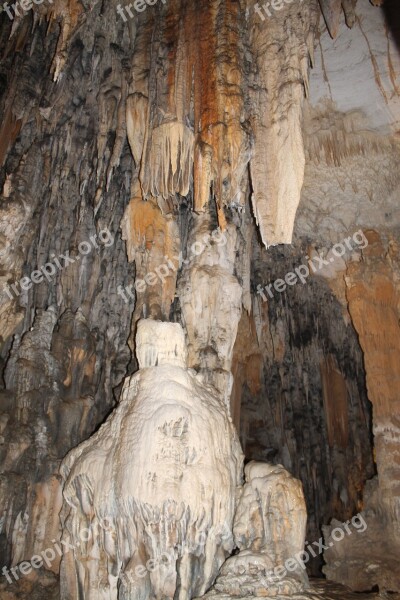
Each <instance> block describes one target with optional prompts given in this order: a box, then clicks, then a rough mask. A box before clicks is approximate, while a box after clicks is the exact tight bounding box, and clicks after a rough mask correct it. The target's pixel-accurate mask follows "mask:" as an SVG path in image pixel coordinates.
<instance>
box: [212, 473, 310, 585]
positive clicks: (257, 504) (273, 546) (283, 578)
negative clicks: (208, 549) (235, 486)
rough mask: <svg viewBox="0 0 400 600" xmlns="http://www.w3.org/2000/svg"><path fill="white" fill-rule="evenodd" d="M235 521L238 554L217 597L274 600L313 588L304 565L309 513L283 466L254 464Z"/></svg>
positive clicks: (298, 484) (299, 487)
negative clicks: (302, 556)
mask: <svg viewBox="0 0 400 600" xmlns="http://www.w3.org/2000/svg"><path fill="white" fill-rule="evenodd" d="M245 476H246V483H245V485H244V486H243V488H242V492H241V496H240V499H239V503H238V507H237V510H236V514H235V520H234V528H233V533H234V538H235V545H236V546H237V547H238V548H239V549H240V552H239V554H236V555H235V556H232V557H231V558H229V559H228V560H227V561H226V562H225V564H224V565H223V567H222V569H221V573H220V575H219V577H218V579H217V581H216V584H215V586H214V589H213V590H212V592H211V593H210V596H213V595H227V596H233V597H238V596H242V597H243V596H262V597H268V596H270V597H275V596H277V595H280V594H284V595H285V596H286V595H292V594H296V593H299V592H302V591H303V590H304V589H307V588H308V578H307V574H306V571H305V569H304V568H303V567H304V565H303V566H302V563H301V561H300V560H297V557H300V553H301V552H302V551H303V549H304V541H305V531H306V521H307V512H306V506H305V501H304V496H303V489H302V485H301V482H300V481H298V480H297V479H295V478H294V477H292V476H291V475H290V473H288V472H287V471H286V470H285V469H284V468H283V467H282V466H281V465H270V464H267V463H260V462H255V461H251V462H250V463H248V465H247V466H246V468H245Z"/></svg>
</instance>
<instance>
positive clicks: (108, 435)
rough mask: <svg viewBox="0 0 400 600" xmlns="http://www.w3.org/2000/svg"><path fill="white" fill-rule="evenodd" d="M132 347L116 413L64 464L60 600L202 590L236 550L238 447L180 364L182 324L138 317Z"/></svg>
mask: <svg viewBox="0 0 400 600" xmlns="http://www.w3.org/2000/svg"><path fill="white" fill-rule="evenodd" d="M136 344H137V358H138V362H139V371H138V372H137V373H136V374H135V375H133V376H132V377H130V378H128V379H127V380H126V381H125V383H124V388H123V391H122V395H121V400H120V403H119V406H118V408H117V409H116V410H115V411H114V413H113V414H112V415H111V417H110V418H109V419H108V420H107V421H106V422H105V423H104V425H102V427H101V428H100V430H99V431H98V432H97V433H96V434H95V435H94V436H93V437H92V438H90V439H89V440H88V441H86V442H84V443H83V444H81V445H80V446H78V447H77V448H76V449H75V450H73V451H71V452H70V454H69V455H68V457H67V458H66V459H65V460H64V462H63V465H62V467H61V472H62V474H63V477H64V480H65V484H64V498H65V502H66V505H65V509H64V515H63V525H64V533H63V539H64V540H65V541H68V542H69V543H70V544H71V545H72V548H73V550H71V552H69V553H68V554H66V555H65V556H64V558H63V561H62V565H61V598H63V599H65V600H67V599H68V600H70V599H71V600H72V599H76V600H78V598H80V597H81V594H82V593H83V594H84V597H85V600H97V599H98V598H99V597H101V598H107V599H109V600H113V599H115V600H116V599H117V598H126V599H127V598H131V599H132V598H143V597H146V596H147V595H148V594H150V595H151V596H153V597H155V598H173V597H174V596H175V594H176V597H179V598H181V599H186V598H192V597H193V596H198V595H202V594H204V592H205V591H206V590H207V589H208V588H209V587H210V585H211V584H212V583H213V581H214V579H215V577H216V575H217V573H218V570H219V568H220V566H221V565H222V563H223V562H224V560H225V558H226V557H227V556H228V555H229V553H230V552H231V551H232V549H233V539H232V534H231V531H232V522H233V517H234V510H235V497H236V489H237V487H238V486H239V485H240V483H241V469H242V452H241V448H240V445H239V442H238V439H237V436H236V432H235V429H234V427H233V425H232V422H231V420H230V417H229V414H228V412H227V410H226V408H225V406H224V403H223V402H222V401H221V399H220V397H219V395H218V393H217V392H216V390H215V389H213V388H212V387H210V386H206V385H205V384H204V383H200V382H199V381H198V379H197V378H196V375H195V373H194V372H193V371H191V370H188V369H187V367H186V346H185V340H184V333H183V330H182V328H181V327H180V325H179V324H177V323H160V322H155V321H149V320H142V321H140V322H139V324H138V333H137V339H136ZM104 523H106V524H107V528H105V527H104ZM94 524H95V525H96V535H93V536H91V537H90V540H89V541H87V542H83V541H82V536H81V535H80V533H81V531H82V529H83V528H89V527H93V525H94ZM80 590H81V591H80Z"/></svg>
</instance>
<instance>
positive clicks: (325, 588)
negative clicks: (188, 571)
mask: <svg viewBox="0 0 400 600" xmlns="http://www.w3.org/2000/svg"><path fill="white" fill-rule="evenodd" d="M310 584H311V589H310V590H308V591H307V592H303V593H301V594H295V595H293V596H282V595H280V596H274V600H382V599H384V600H400V594H392V593H385V592H380V593H360V592H352V591H351V590H349V589H348V588H346V587H345V586H343V585H340V584H337V583H333V582H332V581H326V580H325V579H311V580H310ZM206 597H207V600H211V599H212V598H213V597H214V598H215V600H231V599H232V600H245V598H246V599H247V600H248V598H249V596H246V597H240V596H229V595H226V594H219V593H213V592H209V593H208V594H207V595H206Z"/></svg>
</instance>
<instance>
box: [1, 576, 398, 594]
mask: <svg viewBox="0 0 400 600" xmlns="http://www.w3.org/2000/svg"><path fill="white" fill-rule="evenodd" d="M310 583H311V589H310V590H309V591H307V592H304V593H301V594H295V595H294V596H274V600H400V594H392V593H385V592H380V593H358V592H357V593H355V592H351V591H350V590H349V589H348V588H346V587H344V586H342V585H339V584H337V583H333V582H331V581H326V580H324V579H311V581H310ZM28 598H29V600H59V599H60V594H59V582H58V579H57V578H56V577H54V576H53V575H51V574H48V575H47V576H44V577H39V578H34V580H32V579H30V578H27V579H25V581H24V582H19V585H18V584H14V585H13V586H7V585H4V583H3V584H2V583H0V600H27V599H28ZM203 598H207V600H211V599H212V598H215V600H245V598H246V600H249V598H250V597H249V596H246V597H241V596H229V595H226V594H219V593H215V592H209V593H208V594H206V596H203Z"/></svg>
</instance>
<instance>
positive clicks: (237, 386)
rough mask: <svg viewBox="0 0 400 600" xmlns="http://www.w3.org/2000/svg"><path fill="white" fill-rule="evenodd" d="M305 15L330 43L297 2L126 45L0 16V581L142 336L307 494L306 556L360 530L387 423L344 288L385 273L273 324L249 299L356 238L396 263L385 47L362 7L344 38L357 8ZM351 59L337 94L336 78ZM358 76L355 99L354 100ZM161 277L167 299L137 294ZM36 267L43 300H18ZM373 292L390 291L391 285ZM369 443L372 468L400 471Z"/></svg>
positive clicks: (37, 528) (41, 535) (68, 5)
mask: <svg viewBox="0 0 400 600" xmlns="http://www.w3.org/2000/svg"><path fill="white" fill-rule="evenodd" d="M330 4H332V5H335V6H336V8H335V10H334V12H333V13H331V12H330V11H329V10H327V6H328V5H330ZM321 5H322V8H323V14H324V17H325V20H326V21H327V24H328V29H329V31H327V30H326V27H325V25H324V22H323V20H322V18H321V15H320V8H319V5H318V3H317V2H316V1H314V0H309V1H308V2H303V3H301V6H300V5H298V4H297V3H296V2H294V3H292V4H291V5H290V6H288V7H286V9H285V10H284V11H282V12H279V11H277V12H276V13H275V14H274V19H269V20H266V21H265V20H264V21H262V20H261V19H259V18H258V17H257V15H256V13H255V12H254V10H253V5H252V4H251V3H249V2H244V1H240V2H233V0H232V1H230V2H226V1H223V0H221V1H219V2H215V3H213V4H212V5H211V4H210V5H209V6H208V5H207V7H203V6H200V5H198V4H195V3H193V2H185V1H183V0H181V1H179V0H169V2H168V4H166V3H165V2H160V3H158V4H157V5H156V6H149V7H147V8H146V10H145V11H143V12H142V13H140V14H137V15H135V18H127V19H126V20H125V21H124V20H123V19H122V18H119V16H118V15H117V12H116V2H109V3H106V2H97V1H92V2H86V0H82V2H78V1H77V0H76V1H75V0H74V1H70V2H67V1H66V0H57V1H56V0H54V2H53V3H51V4H46V3H44V4H43V5H40V6H37V7H34V10H32V11H28V12H27V13H26V14H25V15H23V16H22V17H20V18H15V19H14V21H13V22H10V20H9V19H8V17H7V15H6V14H5V13H4V11H3V13H2V15H0V19H1V30H0V46H1V48H2V58H1V65H0V108H1V112H2V114H3V121H2V126H1V135H0V140H1V142H0V159H1V161H0V162H1V164H2V170H1V174H0V187H1V189H2V200H1V205H0V231H1V243H2V245H1V261H2V263H1V272H0V282H1V288H0V294H1V305H0V320H1V321H0V322H1V331H0V335H1V340H0V341H1V349H0V366H1V369H2V378H1V390H0V403H1V421H0V424H1V425H0V426H1V436H2V437H1V442H2V443H1V454H0V459H1V464H2V475H1V486H0V494H1V510H2V515H1V517H0V518H1V519H2V521H1V523H2V528H1V531H0V550H1V554H2V556H4V563H11V562H12V563H13V564H16V563H17V562H19V561H21V560H23V559H28V558H30V557H31V556H32V554H34V553H35V552H37V551H40V550H41V548H42V547H43V546H46V545H47V544H48V543H49V540H51V539H53V538H57V539H59V537H60V535H61V531H60V523H59V520H58V512H59V508H60V506H61V487H60V478H59V475H58V468H59V464H60V460H61V459H62V458H63V457H64V456H65V454H66V453H67V452H68V451H69V450H70V449H71V448H73V447H75V446H76V445H77V444H78V443H79V442H81V441H82V440H84V439H87V438H88V437H89V436H90V435H91V434H92V433H93V432H94V431H95V430H96V429H97V428H98V426H99V425H100V424H101V423H102V422H103V421H104V418H105V417H106V415H107V414H108V413H109V412H110V411H111V410H112V408H113V407H114V404H115V401H116V399H117V398H118V396H119V393H120V390H121V384H122V380H123V379H124V377H125V376H127V375H130V374H131V373H133V372H134V371H135V370H136V369H137V362H136V358H135V355H134V350H135V342H134V339H135V333H136V324H137V322H138V320H139V319H140V318H143V317H145V318H146V317H151V318H153V319H160V320H166V321H169V320H171V321H174V320H176V321H178V322H181V323H182V324H183V325H184V326H185V330H186V334H187V338H188V343H189V366H190V367H192V368H195V369H196V370H197V371H198V372H199V373H201V375H202V377H203V378H204V381H206V382H207V383H212V384H213V385H214V386H215V387H216V389H217V390H218V391H219V393H221V394H222V396H223V398H224V401H225V402H226V403H227V404H228V403H229V397H230V403H231V412H232V416H233V419H234V421H235V423H236V425H237V427H238V429H240V432H241V435H242V442H243V445H244V448H245V451H246V454H247V456H248V458H252V457H257V458H268V459H271V460H273V461H282V462H283V464H284V465H286V466H287V468H289V469H290V470H292V471H293V472H294V474H295V475H296V476H298V477H300V478H301V479H302V480H303V484H304V486H305V491H306V499H307V502H308V509H309V512H310V521H309V534H310V535H313V536H316V538H317V537H319V528H320V526H321V524H322V523H326V522H327V520H328V519H329V518H330V517H332V516H336V517H337V518H339V519H342V518H345V517H347V516H350V515H351V513H352V512H354V511H355V510H357V509H358V508H360V507H361V506H362V492H363V489H364V484H365V480H366V479H367V478H368V477H370V476H371V475H372V474H373V472H374V464H373V459H372V442H371V407H370V405H369V402H368V399H369V400H370V401H372V402H373V403H374V402H375V403H376V404H377V406H378V407H379V406H381V405H382V406H392V402H395V401H396V402H397V400H396V398H395V399H394V400H393V398H392V397H391V396H390V393H392V392H390V391H388V396H387V398H385V400H384V401H383V400H382V401H381V400H379V401H378V402H377V401H376V400H375V401H374V397H375V395H376V394H377V392H376V390H374V385H373V383H371V381H374V376H373V373H372V374H369V372H368V370H369V368H370V363H369V362H368V360H367V359H366V358H365V356H364V355H363V353H368V352H369V351H370V350H369V346H368V344H367V343H366V342H365V340H364V338H363V336H365V332H364V329H363V325H362V323H360V322H359V321H357V315H359V314H360V310H361V311H364V308H365V307H364V305H363V306H362V307H361V309H360V308H359V307H358V306H357V298H356V297H354V304H353V307H352V306H351V302H353V300H352V296H351V289H350V283H349V281H350V280H349V279H348V278H349V277H354V278H355V282H356V283H357V284H358V279H357V278H361V280H364V279H365V278H368V277H373V273H374V269H380V268H381V263H379V261H378V262H377V263H376V264H375V263H374V264H373V266H372V267H371V271H367V272H364V271H363V270H361V271H357V268H358V267H357V265H360V264H363V260H364V254H363V251H362V252H356V253H355V255H354V256H351V257H346V259H345V260H343V261H338V263H336V262H335V265H334V267H335V268H334V269H333V270H332V269H331V270H330V269H325V271H324V272H323V273H320V274H318V275H316V276H315V277H314V276H312V277H310V280H309V281H308V282H307V284H306V285H304V286H297V287H295V288H291V290H289V291H290V294H289V291H288V293H287V294H276V297H275V299H274V300H273V301H271V302H269V301H267V302H264V301H263V299H262V298H261V297H260V294H258V293H257V286H258V285H265V284H267V283H269V282H270V281H272V280H274V279H276V278H277V277H281V276H282V275H284V274H285V273H286V272H288V271H290V270H292V269H293V267H294V266H296V265H298V264H299V262H302V261H303V260H304V256H305V255H306V254H308V253H310V252H311V253H313V252H316V251H317V250H323V251H324V250H325V251H327V252H328V251H329V248H330V247H331V246H332V245H333V244H335V243H336V242H338V241H340V240H342V239H344V238H345V237H347V236H348V235H352V234H353V233H354V231H356V230H361V229H362V230H364V229H366V228H371V226H373V227H374V228H375V229H376V230H377V231H378V232H379V235H380V236H381V237H382V238H383V239H384V247H385V248H386V247H390V248H393V247H394V244H395V241H396V239H398V232H397V229H396V227H397V225H398V223H399V219H400V217H399V208H398V202H397V198H398V190H399V174H398V169H397V168H396V165H397V164H398V158H399V151H398V141H397V140H396V138H395V137H394V136H392V135H389V134H391V133H393V132H396V131H398V129H399V127H398V125H399V104H398V87H397V86H398V84H397V79H396V74H397V73H398V71H399V69H398V57H397V55H396V51H395V48H396V42H395V36H396V31H395V30H393V29H392V28H391V27H389V26H387V27H385V26H384V15H385V12H384V11H383V10H382V9H377V8H374V7H372V6H369V5H368V4H367V5H366V6H364V4H363V5H360V7H359V8H358V9H357V15H358V20H357V19H356V18H355V13H354V10H353V8H354V7H353V3H343V5H344V7H345V6H346V7H347V8H345V12H344V13H343V15H342V12H341V9H340V3H339V4H338V3H337V2H336V3H330V2H326V1H324V2H321ZM338 6H339V10H338V9H337V7H338ZM388 6H389V9H390V10H391V7H392V3H390V2H389V3H388ZM344 19H345V20H346V23H347V25H354V26H353V28H352V30H351V31H350V30H348V29H347V27H346V25H345V23H344ZM370 19H372V21H371V20H370ZM363 23H364V25H365V23H367V24H368V26H367V27H365V26H363ZM377 30H378V32H379V33H378V35H377V37H375V31H377ZM329 32H330V33H331V34H333V33H337V34H338V36H337V38H336V40H335V41H334V42H332V40H331V38H330V36H329ZM382 32H384V33H382ZM351 36H353V37H351ZM350 40H352V42H351V43H352V44H353V45H352V52H351V61H350V63H351V64H350V67H351V69H350V70H349V73H350V75H349V79H346V78H345V77H343V72H344V71H345V70H346V68H347V66H348V65H344V64H343V63H342V64H341V65H339V66H340V68H338V65H337V56H338V55H340V56H342V57H343V56H347V55H346V51H345V50H343V48H347V47H348V45H349V44H350ZM360 44H361V45H360ZM360 48H361V50H360ZM388 48H389V50H388ZM366 49H367V50H368V53H367V54H366V58H365V56H364V54H365V51H366ZM315 50H316V51H315ZM360 52H361V54H362V56H363V61H362V73H361V74H360V79H362V80H363V81H366V82H367V83H368V85H367V86H366V87H363V86H361V87H359V88H358V89H357V93H354V94H351V95H350V96H351V97H349V95H347V94H346V95H344V94H343V88H344V87H346V86H348V87H351V85H352V81H353V79H354V77H353V75H352V73H354V69H355V68H356V65H358V62H359V61H358V58H359V54H360ZM386 58H387V60H386ZM311 62H312V63H313V64H314V67H315V70H314V75H311V79H310V80H309V67H310V63H311ZM350 79H351V82H350ZM341 82H342V83H341ZM343 82H344V83H343ZM346 82H347V83H346ZM377 89H378V92H377V91H376V90H377ZM307 95H308V97H309V100H307V101H305V96H307ZM371 95H373V97H374V98H376V102H377V110H376V113H374V115H375V116H373V115H372V113H373V112H374V111H371V110H369V111H368V110H366V108H365V100H366V99H368V97H370V96H371ZM326 97H327V98H326ZM354 98H361V99H362V102H361V100H360V102H359V103H358V104H357V102H355V101H354ZM383 134H384V135H383ZM300 192H301V196H300ZM299 202H300V204H299ZM298 207H299V208H298ZM297 208H298V210H297ZM193 209H194V212H193ZM296 210H297V214H296ZM295 216H296V220H295ZM218 228H219V229H218ZM214 231H218V232H219V234H218V235H219V237H216V238H212V232H214ZM222 234H223V235H224V236H225V238H223V237H222ZM292 234H293V245H292V246H291V247H290V248H288V249H282V247H278V248H270V246H271V245H275V244H280V243H282V242H285V243H289V242H290V241H292ZM95 235H96V236H97V237H96V238H94V236H95ZM204 236H208V237H206V241H204V239H205V237H204ZM93 239H95V242H93ZM224 239H225V240H226V243H224ZM390 240H392V241H391V242H390ZM393 240H394V241H393ZM195 243H198V244H199V243H200V244H203V250H202V251H201V252H200V254H199V255H197V254H196V253H195V252H192V251H191V248H192V245H193V244H195ZM82 244H83V245H82ZM85 244H86V245H85ZM88 245H89V246H90V252H88V253H87V254H85V252H86V250H87V248H88ZM197 247H198V246H197ZM267 247H268V249H267ZM67 253H70V257H71V258H72V259H73V262H72V261H68V260H66V259H65V258H63V259H61V258H60V257H61V255H63V256H64V257H65V256H66V255H67ZM384 255H385V252H384V251H382V256H381V260H382V261H383V260H386V259H384V258H383V256H384ZM56 259H57V260H58V259H60V261H61V263H60V264H61V266H60V267H59V266H58V265H57V264H56ZM168 261H172V262H173V263H174V269H173V268H171V267H169V269H168V274H167V275H165V278H164V280H162V278H160V277H156V278H155V279H154V277H153V280H152V283H148V282H146V281H145V285H143V284H141V285H137V282H138V281H139V280H140V281H143V280H145V277H146V276H148V275H149V273H150V272H151V273H156V269H157V268H159V266H160V265H161V264H168ZM185 261H186V262H185ZM50 262H51V263H52V265H53V267H52V269H50V270H51V271H53V270H54V271H55V272H54V273H48V276H47V277H46V276H43V277H42V278H41V279H42V281H41V283H38V284H36V283H35V284H34V285H30V284H29V281H28V282H26V280H25V282H24V283H23V282H22V281H21V278H22V277H29V276H30V275H31V273H32V272H33V271H35V270H37V269H38V268H40V267H41V266H42V265H44V264H45V263H50ZM64 263H68V264H64ZM54 265H55V267H54ZM386 268H387V269H389V268H390V269H391V271H390V273H389V275H388V277H389V279H390V281H391V282H392V285H393V286H394V288H395V287H396V286H398V266H397V263H396V261H391V262H390V265H389V266H387V265H386ZM346 278H347V279H346ZM148 281H150V279H148ZM14 282H21V284H22V285H18V286H17V288H16V289H17V292H15V290H13V288H11V287H6V286H7V285H10V284H13V283H14ZM135 284H136V285H135ZM21 287H22V288H25V289H22V290H21ZM394 288H393V289H394ZM396 289H397V288H396ZM17 293H18V295H17ZM395 293H397V292H394V291H393V295H392V296H390V302H391V304H392V311H389V312H388V321H387V323H390V320H391V322H392V325H388V326H389V327H390V328H391V329H390V331H391V335H392V336H393V338H394V339H396V332H395V331H394V330H395V324H394V320H393V319H394V316H393V315H394V314H395V311H396V308H395V306H396V300H395V299H394V298H395ZM10 294H11V297H10ZM224 294H225V295H224ZM348 302H349V307H350V308H349V310H348V308H347V304H348ZM371 302H372V299H371ZM322 305H323V306H324V307H325V308H324V310H321V306H322ZM366 310H369V309H368V307H366ZM397 310H398V308H397ZM357 311H358V312H357ZM235 340H236V345H235ZM243 341H244V343H242V342H243ZM373 351H374V350H373ZM371 360H372V359H371ZM382 368H383V369H385V373H386V369H389V370H390V369H391V368H393V367H392V365H391V363H390V361H388V363H387V364H386V362H383V363H382ZM231 373H232V374H231ZM232 375H233V377H232ZM393 377H394V376H393ZM393 381H395V379H393ZM232 386H233V389H232V394H230V391H231V387H232ZM393 390H395V387H393ZM393 390H392V391H393ZM378 393H380V392H378ZM396 393H397V392H396V391H393V394H396ZM337 399H338V400H337ZM374 410H375V409H374ZM377 410H378V411H379V409H377ZM377 414H379V412H378V413H377ZM385 414H386V413H385ZM382 418H383V420H382V423H383V422H384V419H385V418H386V416H385V417H382ZM382 426H383V425H382ZM374 427H375V425H374ZM377 427H378V429H376V428H375V429H374V431H375V433H377V434H379V435H380V430H379V426H378V425H377ZM390 427H391V428H392V430H393V431H395V430H396V431H397V429H396V428H397V425H396V422H395V421H393V422H391V423H390ZM382 438H383V441H382V440H381V442H382V443H381V442H380V445H381V447H382V448H383V451H382V452H383V455H384V453H385V452H386V451H390V452H396V448H397V444H396V440H395V441H394V442H393V441H391V442H390V443H393V447H390V448H389V445H390V444H389V442H388V441H387V436H386V437H385V434H383V436H382ZM387 448H389V450H387ZM378 454H379V453H378ZM383 462H384V461H382V463H383ZM378 470H379V459H378ZM391 474H392V471H391V469H389V472H388V473H387V474H385V473H384V479H383V481H384V482H385V481H386V482H388V481H389V479H390V477H391ZM390 494H394V496H396V494H397V488H396V487H393V489H391V490H390ZM393 514H395V513H393ZM52 568H53V570H54V571H55V572H58V564H57V563H54V565H53V567H52Z"/></svg>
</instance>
